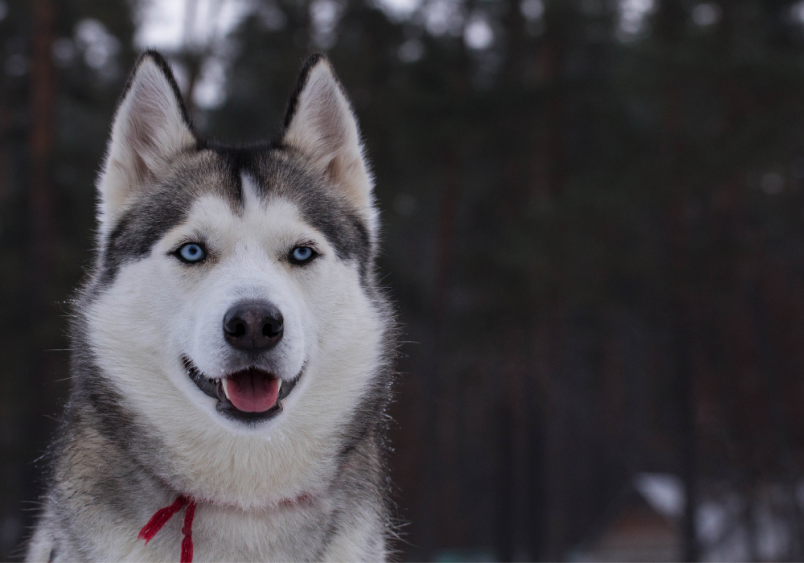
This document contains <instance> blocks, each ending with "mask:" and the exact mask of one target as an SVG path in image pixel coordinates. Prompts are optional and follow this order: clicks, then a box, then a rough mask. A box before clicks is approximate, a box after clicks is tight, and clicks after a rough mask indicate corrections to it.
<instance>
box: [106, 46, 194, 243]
mask: <svg viewBox="0 0 804 563" xmlns="http://www.w3.org/2000/svg"><path fill="white" fill-rule="evenodd" d="M196 142H197V141H196V137H195V135H194V134H193V130H192V126H191V125H190V121H189V119H188V116H187V110H186V109H185V107H184V102H183V101H182V98H181V93H180V92H179V88H178V86H176V80H175V78H174V77H173V73H172V72H171V70H170V67H169V66H168V63H167V61H166V60H165V59H164V58H163V57H162V55H160V54H159V53H157V52H156V51H146V52H145V53H143V54H142V55H141V56H140V58H139V59H138V60H137V63H136V64H135V66H134V71H133V72H132V73H131V77H130V78H129V81H128V84H127V86H126V89H125V91H124V92H123V96H122V99H121V101H120V105H119V106H118V108H117V113H116V114H115V118H114V125H113V126H112V137H111V139H110V141H109V147H108V151H107V156H106V163H105V165H104V167H103V172H102V173H101V176H100V179H99V182H98V189H99V191H100V210H99V211H100V222H101V225H102V226H106V227H108V226H109V225H110V224H112V223H113V222H114V220H115V219H116V218H117V217H118V216H119V215H120V213H121V212H122V211H123V210H125V208H126V207H127V204H128V203H130V202H131V201H132V199H133V198H134V197H135V196H136V195H137V193H138V192H139V191H140V190H142V189H143V188H144V187H145V186H146V185H147V184H148V183H149V182H150V181H151V180H152V179H153V177H154V175H155V174H156V172H157V171H158V170H159V168H160V167H161V166H163V165H164V164H165V163H166V162H167V161H168V160H169V159H170V158H171V157H172V156H174V155H175V154H177V153H178V152H180V151H182V150H185V149H187V148H188V147H191V146H194V145H195V144H196Z"/></svg>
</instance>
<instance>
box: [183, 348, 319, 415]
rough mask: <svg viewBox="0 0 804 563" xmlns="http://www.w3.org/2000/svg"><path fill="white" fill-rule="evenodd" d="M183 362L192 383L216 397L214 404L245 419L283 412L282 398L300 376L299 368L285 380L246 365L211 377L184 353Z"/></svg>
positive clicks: (224, 411) (291, 389)
mask: <svg viewBox="0 0 804 563" xmlns="http://www.w3.org/2000/svg"><path fill="white" fill-rule="evenodd" d="M182 363H184V369H185V370H187V374H188V375H189V376H190V379H192V380H193V383H195V384H196V386H197V387H198V388H199V389H201V391H203V392H204V393H205V394H207V395H209V396H210V397H212V398H213V399H217V400H218V403H217V404H216V405H215V408H216V409H217V410H218V412H219V413H221V414H223V415H224V416H226V417H228V418H231V419H234V420H240V421H248V422H252V421H261V420H269V419H271V418H273V417H275V416H276V415H278V414H279V413H280V412H282V401H283V400H284V399H285V397H287V396H288V395H289V394H290V392H291V391H293V388H294V387H295V386H296V383H298V381H299V378H300V377H301V372H299V375H297V376H296V377H295V378H294V379H293V380H292V381H286V380H283V379H281V378H279V377H276V376H275V375H274V374H272V373H270V372H267V371H265V370H262V369H259V368H248V369H244V370H240V371H236V372H233V373H230V374H229V375H227V376H226V377H224V378H220V379H213V378H211V377H207V376H205V375H204V374H203V373H201V371H200V370H199V369H198V368H197V367H195V364H193V362H192V360H190V359H189V358H187V357H186V356H184V357H182ZM302 371H304V370H302Z"/></svg>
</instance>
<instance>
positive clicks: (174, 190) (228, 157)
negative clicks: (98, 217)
mask: <svg viewBox="0 0 804 563" xmlns="http://www.w3.org/2000/svg"><path fill="white" fill-rule="evenodd" d="M182 159H184V160H182ZM243 173H246V174H248V175H249V176H250V177H251V178H253V180H254V184H255V189H256V191H257V194H258V196H261V197H263V198H265V197H270V196H271V195H278V196H281V197H284V198H286V199H288V200H290V201H291V202H293V203H295V204H296V205H297V206H298V207H299V210H300V211H301V214H302V217H303V219H304V220H305V221H306V222H307V223H309V224H310V225H311V226H312V227H313V228H314V229H316V230H317V231H319V232H320V233H321V234H322V235H324V237H326V239H327V240H328V241H329V243H330V244H331V245H332V246H333V248H334V249H335V252H336V254H337V256H338V257H339V258H340V259H342V260H354V261H356V262H357V264H358V267H359V271H360V274H361V278H365V276H366V273H367V271H368V266H369V262H370V260H371V240H370V235H369V231H368V227H367V226H366V224H365V223H364V221H363V219H362V218H361V216H360V215H359V213H358V211H357V210H356V209H354V208H353V207H352V206H351V205H350V204H348V203H347V202H346V201H345V200H344V199H343V198H341V197H340V196H339V193H340V192H339V190H338V188H337V187H335V186H332V185H330V184H329V183H328V181H327V180H326V179H324V178H321V177H318V176H317V175H316V174H314V173H312V172H310V171H309V170H307V169H306V167H305V162H304V160H303V159H301V158H298V157H296V156H294V153H293V151H292V150H291V149H284V148H280V147H278V146H277V145H275V144H259V145H252V146H248V147H226V146H220V145H212V144H209V145H207V148H206V149H204V150H203V151H198V152H196V153H195V154H192V153H188V154H187V155H183V156H179V157H177V164H176V169H175V170H174V171H173V172H172V173H171V175H170V177H169V178H165V179H162V180H161V181H160V180H159V179H157V181H156V185H155V186H153V187H151V188H149V189H148V190H147V193H145V194H143V195H142V196H141V197H140V198H139V199H138V200H137V201H136V202H135V203H134V204H133V205H132V206H131V207H130V208H129V209H128V210H127V211H125V212H124V214H123V215H122V216H121V217H120V219H119V220H118V221H117V223H116V224H115V226H114V228H113V229H112V231H111V233H110V234H109V236H108V238H107V240H106V241H105V242H104V247H103V254H102V256H103V263H102V267H101V276H100V284H99V288H103V287H106V286H108V285H109V284H110V283H111V282H112V281H113V280H114V277H115V275H116V274H117V272H118V271H119V269H120V267H121V266H122V265H123V264H126V263H128V262H132V261H136V260H139V259H142V258H144V257H145V256H147V255H148V254H149V253H150V252H151V249H152V248H153V246H154V245H155V244H156V243H157V242H158V241H159V239H161V238H162V237H163V236H165V234H166V233H167V232H168V231H169V230H171V229H172V228H174V227H175V226H177V225H179V224H181V223H182V222H183V221H184V220H186V218H187V215H188V213H189V211H190V208H191V207H192V204H193V201H194V200H195V199H197V198H198V197H200V196H203V195H205V194H214V195H217V196H220V197H222V198H223V199H225V200H227V201H229V202H230V203H231V205H232V209H233V211H235V212H236V213H240V212H242V209H243V205H244V200H243V187H242V185H241V179H242V174H243Z"/></svg>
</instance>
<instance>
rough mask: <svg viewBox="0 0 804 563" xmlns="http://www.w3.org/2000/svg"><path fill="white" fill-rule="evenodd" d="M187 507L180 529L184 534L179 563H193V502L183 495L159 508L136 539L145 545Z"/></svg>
mask: <svg viewBox="0 0 804 563" xmlns="http://www.w3.org/2000/svg"><path fill="white" fill-rule="evenodd" d="M185 504H186V505H187V510H186V511H185V512H184V525H183V526H182V528H181V533H182V534H184V539H183V540H182V542H181V563H193V518H194V517H195V501H194V500H190V499H188V498H187V497H185V496H184V495H179V498H177V499H176V500H175V501H173V504H171V505H170V506H166V507H165V508H160V509H159V510H157V511H156V514H154V515H153V516H151V519H150V520H148V523H147V524H145V526H143V527H142V530H140V534H139V536H137V539H141V540H145V545H148V542H149V541H151V539H152V538H153V537H154V536H155V535H156V534H157V532H159V530H161V529H162V526H164V525H165V524H167V521H168V520H170V519H171V518H173V515H174V514H176V513H177V512H178V511H179V510H181V509H182V507H183V506H184V505H185Z"/></svg>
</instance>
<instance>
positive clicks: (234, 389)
mask: <svg viewBox="0 0 804 563" xmlns="http://www.w3.org/2000/svg"><path fill="white" fill-rule="evenodd" d="M226 390H227V391H228V392H229V400H230V401H232V404H233V405H234V406H235V408H236V409H237V410H239V411H243V412H263V411H267V410H268V409H270V408H271V407H273V406H274V405H275V404H276V398H277V396H278V395H279V380H278V379H277V378H275V377H273V376H272V375H270V374H268V373H266V372H264V371H258V370H255V369H249V370H246V371H241V372H238V373H236V374H234V375H231V376H229V377H228V378H227V381H226Z"/></svg>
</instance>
